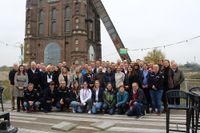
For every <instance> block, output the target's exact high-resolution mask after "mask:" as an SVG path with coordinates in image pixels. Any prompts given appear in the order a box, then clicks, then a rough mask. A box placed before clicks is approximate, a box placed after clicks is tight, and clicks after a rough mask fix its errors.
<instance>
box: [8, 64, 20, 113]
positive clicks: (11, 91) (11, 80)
mask: <svg viewBox="0 0 200 133" xmlns="http://www.w3.org/2000/svg"><path fill="white" fill-rule="evenodd" d="M17 70H18V64H13V69H12V70H11V71H10V72H9V81H10V85H11V88H10V94H11V105H12V110H15V96H14V93H15V86H14V85H15V83H14V78H15V74H16V72H17Z"/></svg>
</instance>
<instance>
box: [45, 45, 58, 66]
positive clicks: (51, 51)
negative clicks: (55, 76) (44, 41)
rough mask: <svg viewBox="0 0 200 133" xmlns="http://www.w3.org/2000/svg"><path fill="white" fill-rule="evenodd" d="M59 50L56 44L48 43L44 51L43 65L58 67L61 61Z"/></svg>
mask: <svg viewBox="0 0 200 133" xmlns="http://www.w3.org/2000/svg"><path fill="white" fill-rule="evenodd" d="M60 56H61V48H60V46H59V45H58V44H57V43H50V44H48V45H47V46H46V48H45V50H44V63H45V65H48V64H54V65H58V63H59V62H60V59H61V57H60Z"/></svg>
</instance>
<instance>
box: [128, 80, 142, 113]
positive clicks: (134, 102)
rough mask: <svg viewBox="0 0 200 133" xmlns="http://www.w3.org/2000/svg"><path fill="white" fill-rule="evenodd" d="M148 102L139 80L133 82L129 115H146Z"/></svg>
mask: <svg viewBox="0 0 200 133" xmlns="http://www.w3.org/2000/svg"><path fill="white" fill-rule="evenodd" d="M145 104H146V98H145V95H144V92H143V90H142V89H140V88H139V85H138V83H137V82H134V83H133V84H132V93H131V96H130V102H129V106H130V109H129V110H128V112H127V115H128V116H136V117H140V116H142V115H144V106H145Z"/></svg>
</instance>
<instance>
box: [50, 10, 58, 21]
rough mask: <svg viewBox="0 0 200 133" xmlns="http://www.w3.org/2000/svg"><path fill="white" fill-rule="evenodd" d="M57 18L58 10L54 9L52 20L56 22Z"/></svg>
mask: <svg viewBox="0 0 200 133" xmlns="http://www.w3.org/2000/svg"><path fill="white" fill-rule="evenodd" d="M56 17H57V10H56V8H53V9H52V13H51V19H52V20H56Z"/></svg>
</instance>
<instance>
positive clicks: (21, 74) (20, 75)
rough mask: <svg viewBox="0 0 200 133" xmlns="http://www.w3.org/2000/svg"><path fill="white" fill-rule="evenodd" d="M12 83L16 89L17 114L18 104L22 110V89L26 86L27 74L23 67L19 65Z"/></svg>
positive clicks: (18, 110)
mask: <svg viewBox="0 0 200 133" xmlns="http://www.w3.org/2000/svg"><path fill="white" fill-rule="evenodd" d="M14 83H15V87H16V94H15V96H16V97H17V112H20V104H21V105H22V108H23V110H24V106H23V104H24V89H25V88H26V87H27V86H28V74H27V73H26V71H25V68H24V66H23V65H20V66H19V68H18V71H17V72H16V74H15V78H14Z"/></svg>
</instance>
